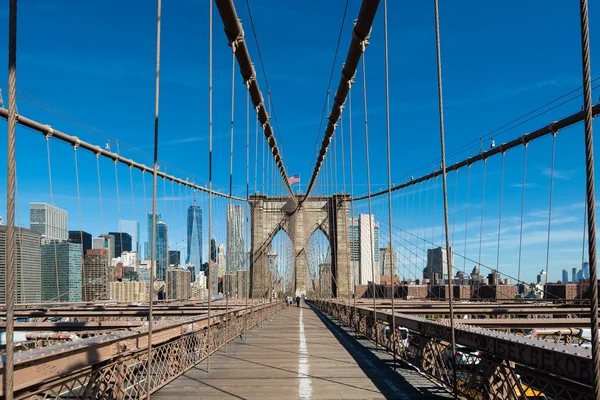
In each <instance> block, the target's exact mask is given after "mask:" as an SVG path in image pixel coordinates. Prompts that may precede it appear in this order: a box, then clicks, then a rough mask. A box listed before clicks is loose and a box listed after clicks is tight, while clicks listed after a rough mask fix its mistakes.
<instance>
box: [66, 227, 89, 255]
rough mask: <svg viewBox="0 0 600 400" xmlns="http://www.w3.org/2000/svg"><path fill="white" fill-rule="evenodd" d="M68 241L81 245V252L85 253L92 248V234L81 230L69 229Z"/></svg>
mask: <svg viewBox="0 0 600 400" xmlns="http://www.w3.org/2000/svg"><path fill="white" fill-rule="evenodd" d="M82 238H83V239H82ZM69 242H71V243H79V244H80V245H82V247H83V248H82V254H85V252H86V251H88V250H89V249H91V248H92V235H90V234H89V233H87V232H83V231H69Z"/></svg>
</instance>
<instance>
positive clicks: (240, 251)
mask: <svg viewBox="0 0 600 400" xmlns="http://www.w3.org/2000/svg"><path fill="white" fill-rule="evenodd" d="M244 267H245V264H244V209H243V208H242V206H241V205H239V204H230V205H228V206H227V270H226V273H228V274H235V273H236V272H237V271H240V270H243V269H244Z"/></svg>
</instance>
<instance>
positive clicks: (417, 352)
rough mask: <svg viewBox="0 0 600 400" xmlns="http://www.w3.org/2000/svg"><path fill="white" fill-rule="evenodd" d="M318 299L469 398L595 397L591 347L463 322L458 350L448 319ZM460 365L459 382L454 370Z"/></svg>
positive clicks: (458, 328) (349, 323) (322, 305)
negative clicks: (393, 324)
mask: <svg viewBox="0 0 600 400" xmlns="http://www.w3.org/2000/svg"><path fill="white" fill-rule="evenodd" d="M312 304H313V305H314V306H315V307H316V308H318V309H319V310H321V311H322V312H324V313H326V314H328V315H329V316H330V317H332V318H334V319H336V320H339V321H341V323H343V324H344V325H347V326H350V327H352V328H354V330H355V331H356V332H358V333H359V334H360V335H362V336H364V337H367V338H369V339H371V340H373V341H377V342H378V343H382V344H383V345H384V346H385V347H386V349H387V350H388V351H391V349H393V348H394V346H393V343H394V342H395V348H396V355H397V357H398V359H400V360H403V361H404V362H405V363H407V364H409V365H411V366H413V367H414V368H416V369H418V370H419V371H420V372H422V373H424V374H426V375H428V376H430V377H431V378H433V379H434V380H435V381H437V382H439V383H441V384H443V385H444V386H446V387H448V388H453V386H454V385H455V384H456V388H457V390H458V392H459V393H460V395H461V396H464V397H465V398H469V399H572V400H575V399H577V400H583V399H590V398H592V396H593V392H592V373H593V372H592V370H593V369H592V360H591V356H590V352H589V350H587V349H584V348H581V347H577V346H574V345H565V344H560V343H553V342H549V341H544V340H539V339H531V338H527V337H521V336H517V335H512V334H506V333H499V332H493V331H490V330H485V329H481V328H477V327H473V326H466V325H460V324H457V326H456V329H455V331H456V343H457V347H458V348H457V351H456V353H455V354H452V351H451V346H450V343H449V340H448V331H449V330H450V326H449V324H448V322H447V321H443V320H442V321H431V320H427V319H425V318H420V317H413V316H406V315H402V314H396V315H395V319H396V332H391V328H390V326H391V321H392V314H391V313H389V312H384V311H382V310H378V311H377V314H376V315H377V320H374V319H373V316H374V313H373V310H372V309H368V308H366V307H357V308H353V307H352V306H351V305H346V304H344V303H341V302H337V301H335V300H317V301H314V302H312ZM453 358H454V361H455V365H456V382H454V378H453V376H454V374H453V370H452V365H453V362H452V361H453Z"/></svg>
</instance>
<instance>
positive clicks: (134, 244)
mask: <svg viewBox="0 0 600 400" xmlns="http://www.w3.org/2000/svg"><path fill="white" fill-rule="evenodd" d="M119 231H120V232H127V233H129V235H131V250H129V251H135V252H136V253H138V257H139V256H140V251H142V249H141V244H140V222H139V221H134V220H127V219H123V220H120V221H119Z"/></svg>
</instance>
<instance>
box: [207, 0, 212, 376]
mask: <svg viewBox="0 0 600 400" xmlns="http://www.w3.org/2000/svg"><path fill="white" fill-rule="evenodd" d="M208 10H209V11H208V13H209V17H208V30H209V33H208V53H209V55H208V188H209V189H210V190H212V173H213V171H212V156H213V2H212V1H209V8H208ZM211 240H212V193H211V192H209V194H208V241H209V243H210V241H211ZM209 247H210V244H209ZM208 259H209V262H208V310H207V314H208V322H209V323H208V327H207V341H206V343H207V344H208V346H207V348H208V357H207V360H206V370H207V372H208V371H210V352H211V329H210V325H211V324H210V317H211V315H210V314H211V297H212V286H213V281H212V272H213V271H212V270H213V266H212V263H213V261H212V259H211V257H209V258H208Z"/></svg>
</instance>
